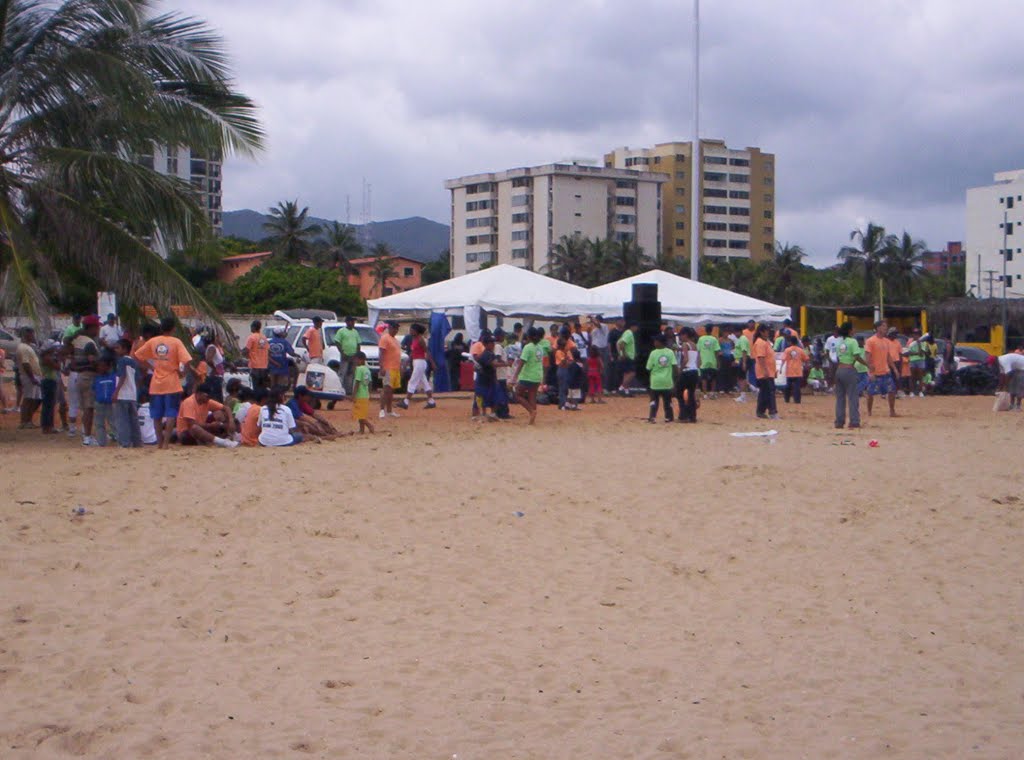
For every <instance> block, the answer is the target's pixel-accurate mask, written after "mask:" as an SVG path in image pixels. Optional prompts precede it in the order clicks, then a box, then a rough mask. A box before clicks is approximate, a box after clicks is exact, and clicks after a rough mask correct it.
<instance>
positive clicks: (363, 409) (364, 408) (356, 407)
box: [352, 398, 370, 421]
mask: <svg viewBox="0 0 1024 760" xmlns="http://www.w3.org/2000/svg"><path fill="white" fill-rule="evenodd" d="M369 416H370V399H368V398H357V399H355V400H353V401H352V419H354V420H357V421H358V420H365V419H367V418H368V417H369Z"/></svg>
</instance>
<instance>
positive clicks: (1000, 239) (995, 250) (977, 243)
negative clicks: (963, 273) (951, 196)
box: [965, 169, 1024, 298]
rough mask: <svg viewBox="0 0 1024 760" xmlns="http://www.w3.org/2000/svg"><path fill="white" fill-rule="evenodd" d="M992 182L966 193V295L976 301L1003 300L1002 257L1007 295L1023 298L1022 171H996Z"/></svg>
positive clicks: (970, 189) (1023, 218)
mask: <svg viewBox="0 0 1024 760" xmlns="http://www.w3.org/2000/svg"><path fill="white" fill-rule="evenodd" d="M994 179H995V182H994V184H991V185H985V186H983V187H972V188H968V190H967V238H966V241H965V242H966V244H967V245H966V249H967V251H966V256H965V263H966V265H967V267H966V268H967V283H966V286H967V292H968V293H969V294H971V295H974V296H977V297H978V298H1002V296H1003V289H1002V280H1001V278H1002V276H1003V257H1004V256H1005V257H1006V273H1007V277H1008V280H1009V281H1008V283H1007V290H1006V295H1007V296H1008V297H1010V298H1022V297H1024V278H1022V275H1024V254H1022V250H1024V226H1022V224H1021V222H1024V169H1015V170H1013V171H1006V172H997V173H996V175H995V178H994ZM1004 218H1005V220H1006V227H1005V229H1004V227H1003V222H1004Z"/></svg>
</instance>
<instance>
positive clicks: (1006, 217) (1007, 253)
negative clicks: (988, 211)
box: [1002, 198, 1013, 354]
mask: <svg viewBox="0 0 1024 760" xmlns="http://www.w3.org/2000/svg"><path fill="white" fill-rule="evenodd" d="M1006 200H1007V204H1006V208H1004V209H1003V315H1002V316H1003V353H1004V354H1005V353H1006V349H1007V346H1009V344H1010V342H1009V341H1008V340H1007V334H1006V285H1007V283H1006V260H1007V259H1008V258H1010V249H1009V248H1008V247H1007V242H1006V237H1007V235H1009V234H1010V229H1009V228H1010V220H1009V208H1010V204H1012V203H1013V198H1007V199H1006Z"/></svg>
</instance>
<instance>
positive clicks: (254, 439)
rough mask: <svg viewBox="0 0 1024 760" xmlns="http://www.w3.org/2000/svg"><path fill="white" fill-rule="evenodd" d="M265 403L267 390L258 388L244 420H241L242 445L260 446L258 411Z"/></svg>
mask: <svg viewBox="0 0 1024 760" xmlns="http://www.w3.org/2000/svg"><path fill="white" fill-rule="evenodd" d="M265 403H267V390H266V388H260V389H259V390H257V391H256V395H255V396H254V397H253V400H252V406H250V407H249V409H248V410H246V412H245V419H243V420H242V445H243V446H259V445H260V410H261V409H262V408H263V405H264V404H265Z"/></svg>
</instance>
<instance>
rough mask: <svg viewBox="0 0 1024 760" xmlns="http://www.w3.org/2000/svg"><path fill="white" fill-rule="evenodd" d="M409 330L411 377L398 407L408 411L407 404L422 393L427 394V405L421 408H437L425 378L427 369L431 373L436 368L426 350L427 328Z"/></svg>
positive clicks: (430, 386)
mask: <svg viewBox="0 0 1024 760" xmlns="http://www.w3.org/2000/svg"><path fill="white" fill-rule="evenodd" d="M410 330H411V333H412V338H411V339H410V341H409V356H410V357H412V377H411V378H409V385H408V387H407V388H406V396H405V398H404V399H402V401H401V403H400V404H399V406H401V407H402V408H403V409H408V408H409V404H411V403H412V397H413V395H414V394H416V393H417V392H423V393H426V394H427V403H426V404H425V405H424V407H423V408H424V409H433V408H434V407H436V406H437V402H436V401H434V386H433V385H432V384H431V382H430V378H429V377H427V368H428V367H429V368H430V370H431V371H432V372H437V366H436V365H435V364H434V357H432V356H431V355H430V351H428V350H427V339H426V337H425V336H426V332H427V328H425V327H424V326H423V325H420V324H415V325H413V326H412V327H411V328H410Z"/></svg>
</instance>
